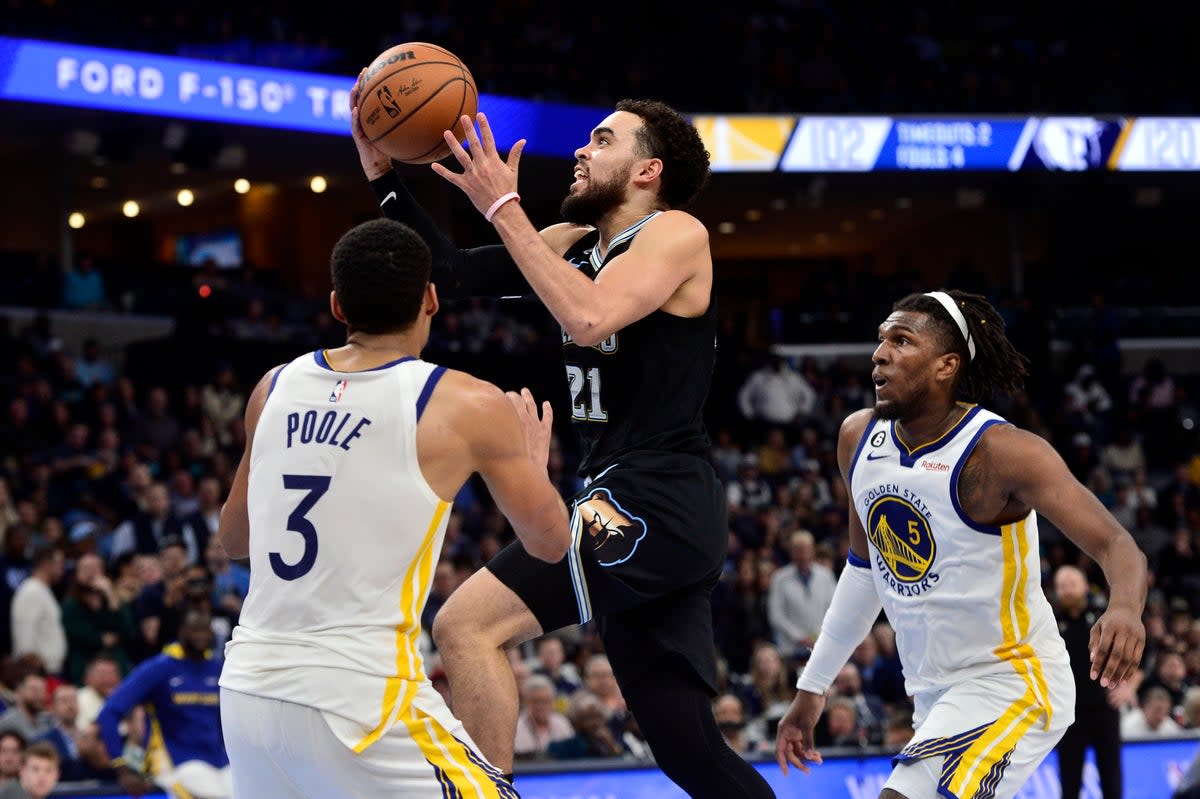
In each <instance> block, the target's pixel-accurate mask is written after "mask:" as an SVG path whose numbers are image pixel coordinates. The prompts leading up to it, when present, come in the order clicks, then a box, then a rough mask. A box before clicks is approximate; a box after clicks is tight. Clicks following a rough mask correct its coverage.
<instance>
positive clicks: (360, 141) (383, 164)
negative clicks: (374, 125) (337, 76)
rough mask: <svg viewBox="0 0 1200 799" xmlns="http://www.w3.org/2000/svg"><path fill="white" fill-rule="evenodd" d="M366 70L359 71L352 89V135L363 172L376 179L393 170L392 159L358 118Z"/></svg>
mask: <svg viewBox="0 0 1200 799" xmlns="http://www.w3.org/2000/svg"><path fill="white" fill-rule="evenodd" d="M366 72H367V70H366V67H364V68H363V70H362V72H359V73H358V80H356V81H355V82H354V88H353V89H351V90H350V135H351V136H353V137H354V146H355V147H357V148H358V160H359V162H360V163H361V164H362V168H363V174H365V175H366V176H367V180H375V179H376V178H380V177H383V176H384V175H386V174H387V173H388V172H389V171H391V169H392V159H391V158H390V157H389V156H388V155H387V154H386V153H384V152H383V151H382V150H380V149H379V148H378V147H376V146H375V145H374V144H371V140H370V139H368V138H367V134H366V131H364V130H363V128H362V122H360V121H359V119H358V88H359V87H360V86H362V82H363V76H364V75H365V74H366Z"/></svg>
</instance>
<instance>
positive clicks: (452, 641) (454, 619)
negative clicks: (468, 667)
mask: <svg viewBox="0 0 1200 799" xmlns="http://www.w3.org/2000/svg"><path fill="white" fill-rule="evenodd" d="M475 627H476V625H474V624H473V623H472V620H471V614H470V613H469V612H466V610H465V609H464V610H460V609H459V606H458V605H456V604H454V603H451V602H447V603H446V604H445V605H443V606H442V607H441V609H439V610H438V612H437V615H435V616H434V617H433V629H432V630H430V634H431V635H432V636H433V642H434V644H436V645H437V648H438V649H439V650H440V651H442V652H446V651H447V650H452V649H454V648H455V647H456V646H462V645H470V643H469V642H470V639H471V638H472V637H474V636H478V630H477V629H475Z"/></svg>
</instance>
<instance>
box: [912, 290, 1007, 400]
mask: <svg viewBox="0 0 1200 799" xmlns="http://www.w3.org/2000/svg"><path fill="white" fill-rule="evenodd" d="M942 291H945V293H946V294H948V295H950V298H951V299H952V300H954V302H956V303H957V304H958V308H959V310H960V311H962V314H963V317H965V318H966V320H967V329H968V330H969V331H970V333H971V338H972V339H973V340H974V342H975V358H974V359H972V358H971V356H970V353H969V351H968V350H967V342H966V340H965V339H963V335H962V332H961V331H960V330H959V328H958V323H957V322H955V321H954V319H952V318H951V317H950V314H949V313H948V312H947V311H946V309H945V308H944V307H942V304H941V303H940V302H938V301H937V300H936V299H934V298H933V297H930V296H928V295H926V294H909V295H908V296H907V297H904V298H903V299H901V300H900V301H899V302H897V303H896V304H895V305H893V306H892V310H894V311H914V312H916V313H923V314H927V315H928V316H929V318H930V320H931V321H932V322H933V323H934V325H936V327H937V329H938V331H939V333H940V335H941V337H942V346H943V347H945V349H946V351H947V352H957V353H958V354H959V356H960V357H961V359H962V367H961V368H960V369H959V372H958V379H957V381H956V383H955V386H954V390H955V396H956V398H957V399H960V400H964V401H966V402H986V401H987V400H988V399H989V398H991V397H993V396H996V395H997V394H1009V393H1012V392H1014V391H1018V390H1020V388H1021V386H1022V385H1023V383H1024V378H1025V375H1027V374H1028V373H1029V371H1028V365H1029V361H1028V359H1027V358H1026V357H1025V356H1024V355H1022V354H1021V353H1019V352H1017V350H1016V348H1015V347H1013V345H1012V343H1011V342H1010V341H1009V340H1008V337H1007V336H1005V334H1004V317H1002V316H1000V313H999V312H998V311H997V310H996V309H995V308H994V307H992V304H991V303H990V302H988V301H987V299H986V298H984V297H983V296H981V295H979V294H971V293H969V292H965V291H957V290H953V289H951V290H947V289H942Z"/></svg>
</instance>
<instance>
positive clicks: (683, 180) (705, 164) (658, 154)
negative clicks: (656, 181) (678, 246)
mask: <svg viewBox="0 0 1200 799" xmlns="http://www.w3.org/2000/svg"><path fill="white" fill-rule="evenodd" d="M616 110H618V111H627V112H629V113H631V114H637V115H638V116H639V117H641V118H642V123H643V124H642V127H641V128H640V129H639V130H638V132H637V139H638V144H639V146H640V147H641V149H642V151H643V152H644V153H645V155H646V156H648V157H650V158H658V159H660V160H661V161H662V162H663V171H662V190H661V191H660V192H659V197H660V198H661V199H662V201H663V202H665V203H666V204H667V206H668V207H670V208H684V207H686V206H687V205H689V204H690V203H691V202H692V201H693V200H695V199H696V197H697V196H698V195H699V194H700V192H701V191H702V190H703V189H704V187H705V186H706V185H707V184H708V179H709V177H710V176H711V174H712V172H711V169H710V164H709V155H708V150H706V149H705V148H704V140H703V139H701V138H700V133H699V132H698V131H697V130H696V126H695V125H693V124H692V123H691V122H689V121H688V120H687V119H686V118H685V117H684V116H683V115H682V114H680V113H679V112H678V111H676V110H675V109H674V108H671V107H670V106H669V105H667V104H666V103H662V102H659V101H658V100H622V101H620V102H619V103H617V105H616Z"/></svg>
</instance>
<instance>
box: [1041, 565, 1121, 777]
mask: <svg viewBox="0 0 1200 799" xmlns="http://www.w3.org/2000/svg"><path fill="white" fill-rule="evenodd" d="M1054 594H1055V598H1056V602H1055V604H1054V615H1055V617H1056V618H1057V619H1058V631H1059V632H1060V633H1062V637H1063V641H1065V642H1066V644H1067V654H1068V655H1070V657H1071V672H1072V673H1073V674H1074V675H1075V697H1076V698H1075V723H1074V724H1072V725H1071V726H1070V727H1068V728H1067V731H1066V733H1064V734H1063V737H1062V740H1061V741H1059V742H1058V774H1059V780H1060V781H1061V782H1062V795H1063V797H1064V799H1068V798H1069V799H1076V798H1077V797H1078V796H1079V789H1080V787H1081V786H1082V784H1083V758H1084V753H1085V752H1086V751H1087V748H1088V747H1089V746H1090V747H1091V748H1092V753H1093V755H1094V756H1095V760H1096V768H1097V770H1098V771H1099V772H1100V790H1101V793H1102V795H1103V797H1104V799H1121V714H1120V713H1119V712H1118V711H1117V709H1116V708H1114V707H1113V706H1112V705H1111V704H1109V701H1108V700H1109V691H1110V690H1111V689H1108V688H1102V687H1101V686H1100V682H1099V681H1098V680H1093V679H1090V672H1091V668H1092V666H1091V656H1090V651H1089V642H1090V640H1091V633H1092V625H1093V624H1094V623H1095V622H1096V619H1098V618H1100V615H1101V614H1102V613H1103V612H1104V608H1103V607H1100V606H1099V605H1098V604H1097V602H1096V601H1095V600H1094V599H1093V598H1092V595H1091V592H1090V591H1089V590H1088V582H1087V577H1086V576H1085V575H1084V573H1083V571H1082V570H1081V569H1079V568H1077V567H1075V566H1061V567H1059V569H1058V571H1057V572H1055V573H1054Z"/></svg>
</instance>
